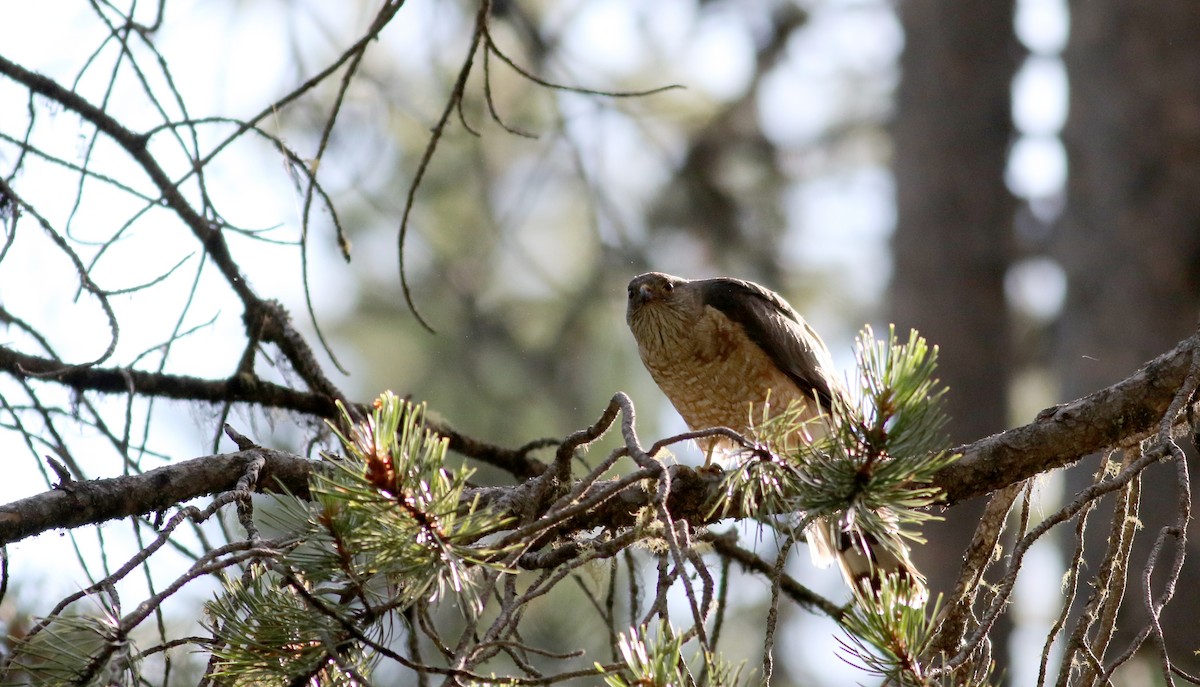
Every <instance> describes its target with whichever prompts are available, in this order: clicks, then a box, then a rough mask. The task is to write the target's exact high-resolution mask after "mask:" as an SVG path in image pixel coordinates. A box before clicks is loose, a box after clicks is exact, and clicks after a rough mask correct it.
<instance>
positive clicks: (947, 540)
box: [891, 0, 1018, 665]
mask: <svg viewBox="0 0 1200 687" xmlns="http://www.w3.org/2000/svg"><path fill="white" fill-rule="evenodd" d="M899 7H900V16H901V21H902V23H903V25H904V31H905V50H904V55H903V57H902V59H901V68H902V77H901V82H900V89H899V94H898V106H897V115H896V120H895V124H894V129H893V133H894V140H895V145H896V153H895V162H894V169H895V177H896V195H897V222H896V233H895V237H894V239H893V251H894V259H895V273H894V277H893V282H892V290H891V298H892V302H891V318H892V321H894V322H895V323H896V325H897V328H898V330H899V331H900V332H901V333H903V332H904V331H906V330H907V329H908V328H910V327H915V328H916V329H918V330H919V331H920V332H921V333H922V334H923V335H924V336H925V337H926V338H927V339H929V341H930V342H932V343H935V344H937V345H939V346H940V347H941V350H940V352H939V361H940V363H939V373H940V377H941V379H942V381H943V382H945V383H946V384H947V385H948V386H949V387H950V391H949V395H948V407H947V409H948V411H949V414H950V416H951V424H950V428H949V429H950V433H951V435H952V437H953V438H954V439H955V440H956V441H970V440H974V439H978V438H980V437H984V436H987V435H989V434H991V433H994V432H997V431H1000V430H1001V429H1003V428H1004V427H1005V426H1006V424H1007V420H1008V404H1007V400H1008V394H1007V387H1008V379H1009V372H1010V358H1011V354H1010V335H1009V322H1008V316H1007V307H1006V305H1005V297H1004V274H1005V270H1007V268H1008V265H1009V262H1010V260H1011V254H1012V245H1013V240H1012V223H1013V214H1014V211H1015V206H1016V201H1015V199H1014V198H1013V197H1012V196H1011V195H1010V194H1009V192H1008V190H1007V188H1006V186H1005V182H1004V171H1005V165H1006V160H1007V157H1008V147H1009V143H1010V141H1011V138H1012V135H1013V133H1012V132H1013V127H1012V119H1011V104H1010V103H1011V85H1012V78H1013V74H1014V72H1015V69H1016V64H1017V54H1018V51H1017V48H1016V39H1015V37H1014V35H1013V31H1012V21H1013V5H1012V3H1011V2H1005V1H1002V2H992V1H988V0H983V1H981V0H909V1H908V2H903V3H901V4H900V5H899ZM982 507H983V503H982V501H980V502H978V503H972V504H966V505H963V506H959V507H956V508H955V510H954V511H953V513H952V514H951V515H952V516H953V517H952V518H951V519H949V520H947V521H945V522H940V523H930V525H928V526H927V527H926V528H925V535H926V537H927V539H928V540H929V544H927V545H925V546H924V547H921V548H920V549H919V550H917V551H916V552H915V555H916V559H917V564H918V566H919V567H920V569H921V570H923V571H925V572H926V573H927V574H928V575H929V577H930V585H931V588H932V590H933V592H934V594H936V593H937V592H939V591H947V590H948V589H950V588H951V586H952V585H953V583H954V578H955V576H956V575H957V572H958V562H959V561H960V560H961V557H962V552H963V551H964V550H966V548H967V544H968V543H969V542H970V540H971V535H972V533H973V531H974V527H975V524H976V523H977V522H978V515H979V514H980V512H981V510H982ZM1005 635H1006V632H1004V631H1003V628H1001V629H1000V632H999V634H998V638H1001V637H1004V636H1005ZM1005 644H1006V642H1005V641H1004V640H1003V639H1000V640H999V641H997V642H996V650H997V652H998V655H997V656H996V658H997V659H998V660H999V662H1000V664H1001V665H1006V664H1007V662H1006V661H1005V659H1004V645H1005Z"/></svg>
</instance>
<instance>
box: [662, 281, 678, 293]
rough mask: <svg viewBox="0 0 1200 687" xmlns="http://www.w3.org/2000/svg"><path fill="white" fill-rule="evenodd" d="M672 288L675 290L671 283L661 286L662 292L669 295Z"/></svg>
mask: <svg viewBox="0 0 1200 687" xmlns="http://www.w3.org/2000/svg"><path fill="white" fill-rule="evenodd" d="M674 288H675V285H674V284H672V283H671V282H667V283H665V284H663V291H666V292H668V293H670V292H671V290H672V289H674Z"/></svg>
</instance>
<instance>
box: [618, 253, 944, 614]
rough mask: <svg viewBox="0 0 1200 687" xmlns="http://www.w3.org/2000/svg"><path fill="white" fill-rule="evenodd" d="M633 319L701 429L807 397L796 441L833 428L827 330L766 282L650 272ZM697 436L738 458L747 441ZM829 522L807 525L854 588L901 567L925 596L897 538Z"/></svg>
mask: <svg viewBox="0 0 1200 687" xmlns="http://www.w3.org/2000/svg"><path fill="white" fill-rule="evenodd" d="M626 321H627V322H628V323H629V328H630V330H631V331H632V332H633V336H634V339H636V340H637V345H638V353H639V355H640V356H641V358H642V362H643V363H645V365H646V369H647V370H649V371H650V375H651V376H652V377H653V378H654V381H655V382H657V383H658V386H659V388H661V389H662V391H663V393H664V394H666V396H667V398H668V399H670V401H671V403H672V404H673V405H674V406H675V408H676V410H678V411H679V414H680V415H682V416H683V419H684V421H685V422H686V423H687V425H688V426H689V427H690V428H692V429H693V430H701V429H708V428H711V427H728V428H730V429H732V430H734V431H736V432H739V433H742V434H747V433H748V432H749V430H750V429H751V428H752V427H753V426H754V424H755V420H756V419H758V420H761V418H763V416H764V413H765V414H766V416H767V417H771V416H773V415H774V414H777V413H780V412H783V411H785V410H787V409H788V407H789V405H791V404H801V406H802V408H803V410H802V412H801V413H800V418H799V420H800V421H801V422H802V424H798V425H797V429H796V430H795V433H794V435H793V437H792V439H794V440H796V441H800V442H805V443H809V442H811V441H812V440H813V436H814V435H819V434H820V433H822V432H823V431H826V428H827V426H828V425H827V424H826V423H828V422H830V421H831V420H830V416H829V415H828V414H827V413H828V410H829V407H830V404H831V402H832V401H833V399H834V398H835V397H836V398H837V399H838V400H839V401H845V399H846V391H845V389H844V387H843V386H842V385H841V383H839V381H838V379H837V377H836V376H835V375H834V371H833V364H832V362H831V360H830V356H829V351H828V350H827V349H826V348H825V344H824V343H822V342H821V339H820V337H818V336H817V334H816V332H814V331H813V329H812V327H810V326H809V325H808V324H807V323H806V322H805V321H804V318H802V317H800V315H799V314H797V313H796V311H795V310H794V309H792V307H791V306H790V305H788V303H787V301H785V300H784V299H783V298H782V297H780V296H779V294H776V293H774V292H773V291H770V290H768V289H765V288H763V287H762V286H759V285H758V284H754V283H752V282H748V281H742V280H740V279H731V278H727V277H721V278H716V279H697V280H688V279H681V278H679V277H674V276H671V275H669V274H662V273H660V272H649V273H647V274H642V275H639V276H637V277H634V279H633V280H632V281H630V282H629V303H628V309H627V312H626ZM845 407H849V405H848V404H847V405H846V406H845ZM804 421H807V422H804ZM698 443H699V444H700V447H701V449H703V450H704V451H705V454H706V455H707V456H709V457H710V458H711V457H712V456H713V455H714V453H716V454H718V455H721V454H724V455H727V456H734V455H736V452H737V449H738V448H739V447H737V446H734V445H733V444H732V442H730V440H728V439H726V438H723V437H709V438H703V439H700V440H699V441H698ZM830 525H831V523H827V522H822V521H817V522H814V523H813V524H812V525H810V526H809V528H808V529H807V530H806V538H807V539H808V543H809V549H810V551H811V552H812V557H813V562H814V563H816V564H817V565H819V566H821V567H827V566H828V565H829V564H830V563H831V562H834V561H836V562H837V563H838V567H839V568H840V569H841V571H842V574H843V575H844V576H845V578H846V580H847V583H848V584H849V585H850V586H851V587H852V588H853V589H854V590H855V591H856V592H860V591H865V590H866V589H870V588H875V589H877V588H878V586H879V584H880V581H881V580H882V579H883V575H887V574H897V575H899V576H901V577H904V578H907V579H908V580H909V581H910V582H911V584H912V585H913V591H914V594H913V597H914V600H919V601H923V600H924V597H925V595H926V592H925V588H924V578H923V577H922V576H921V575H920V573H919V572H917V570H916V568H915V567H914V566H913V565H912V562H911V561H910V560H909V558H908V554H907V549H906V548H905V547H904V545H903V544H902V543H901V542H900V541H899V539H898V535H893V537H891V538H892V539H893V541H892V542H889V543H890V544H891V545H890V546H888V547H884V546H882V545H879V544H878V542H873V541H871V540H870V539H869V538H864V537H863V536H862V535H861V533H851V532H845V531H842V530H841V529H840V528H839V527H836V526H834V527H830Z"/></svg>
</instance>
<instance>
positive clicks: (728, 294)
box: [697, 277, 844, 408]
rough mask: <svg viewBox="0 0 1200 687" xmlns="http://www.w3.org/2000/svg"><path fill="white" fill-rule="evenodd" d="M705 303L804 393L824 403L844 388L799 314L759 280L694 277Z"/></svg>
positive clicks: (815, 336)
mask: <svg viewBox="0 0 1200 687" xmlns="http://www.w3.org/2000/svg"><path fill="white" fill-rule="evenodd" d="M697 285H698V286H699V287H700V288H701V292H702V293H703V294H704V296H703V298H704V302H705V303H706V304H707V305H710V306H712V307H713V308H716V309H717V310H720V311H721V312H722V313H724V315H725V316H726V317H728V318H729V319H731V320H733V321H734V322H737V323H738V324H740V325H741V326H742V328H743V329H744V330H745V331H746V335H747V336H748V337H750V340H751V341H753V342H754V343H755V344H756V345H757V346H758V347H759V348H761V349H762V350H763V352H765V353H766V354H767V356H768V357H769V358H770V359H771V360H772V361H773V362H774V363H775V365H776V366H778V367H779V369H780V370H781V371H783V372H784V374H786V375H787V376H788V378H789V379H791V380H792V381H793V382H795V384H796V386H797V387H799V388H800V390H801V391H802V392H804V394H805V395H806V396H809V397H816V399H817V400H818V401H819V402H820V403H821V405H822V406H823V407H825V408H829V405H830V402H831V397H832V396H833V395H834V394H837V395H838V396H841V395H842V394H843V393H844V392H843V391H842V387H841V385H840V384H838V382H837V379H836V378H835V377H833V376H832V375H833V371H832V370H831V369H828V367H829V364H830V363H829V362H828V361H829V352H828V351H827V350H826V348H825V344H823V343H822V342H821V339H820V337H818V336H817V334H816V332H814V331H813V330H812V328H811V327H809V326H808V323H807V322H805V321H804V318H802V317H800V315H799V314H798V313H797V312H796V311H795V310H794V309H792V306H790V305H788V303H787V301H785V300H783V298H782V297H781V296H779V294H777V293H775V292H773V291H770V290H768V289H765V288H763V287H761V286H759V285H758V284H755V283H753V282H748V281H742V280H740V279H730V278H728V277H721V278H717V279H703V280H699V281H698V282H697Z"/></svg>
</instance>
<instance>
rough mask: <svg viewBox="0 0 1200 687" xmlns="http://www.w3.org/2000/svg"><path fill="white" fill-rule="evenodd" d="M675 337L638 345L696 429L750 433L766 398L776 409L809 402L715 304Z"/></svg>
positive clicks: (665, 390) (661, 384) (662, 385)
mask: <svg viewBox="0 0 1200 687" xmlns="http://www.w3.org/2000/svg"><path fill="white" fill-rule="evenodd" d="M676 338H677V339H678V340H675V341H665V342H662V343H663V345H639V352H640V353H641V356H642V360H643V362H644V363H645V364H646V368H647V369H648V370H649V371H650V375H651V376H652V377H654V381H655V382H657V383H658V385H659V387H660V388H661V389H662V391H663V393H664V394H666V396H667V398H668V399H670V400H671V403H672V404H673V405H674V406H675V408H676V410H678V411H679V414H680V415H682V416H683V419H684V421H685V422H687V424H688V426H689V427H691V428H692V429H705V428H708V427H718V426H723V427H729V428H730V429H733V430H736V431H739V432H746V431H747V430H748V429H749V427H750V426H751V424H752V423H753V424H757V423H758V421H760V420H761V414H762V412H763V408H764V404H766V403H767V402H768V400H769V402H770V407H771V409H773V410H776V411H778V410H782V409H784V408H786V407H787V406H788V404H789V403H791V402H792V401H797V400H799V401H804V400H807V399H805V398H804V396H803V394H802V393H801V392H800V390H799V388H798V387H797V386H796V385H795V383H793V382H792V380H791V379H790V378H789V377H788V376H787V375H786V374H785V373H784V372H783V371H782V370H781V369H780V368H779V366H778V365H776V364H775V363H774V362H773V361H772V360H771V358H770V357H769V356H768V355H767V354H766V352H764V351H763V350H762V349H761V348H760V347H759V346H758V345H757V344H755V343H754V342H753V341H752V340H751V339H750V338H749V337H748V336H747V335H746V333H745V330H744V329H742V327H741V325H739V324H737V323H736V322H733V321H732V320H729V319H728V318H727V317H725V316H724V315H723V314H721V313H720V312H719V311H717V310H715V309H714V308H711V307H709V308H707V309H706V313H705V315H704V316H703V317H701V318H699V320H697V321H696V322H695V324H694V326H693V327H692V328H691V329H690V330H689V331H688V332H686V333H683V334H682V335H680V336H678V337H676ZM639 343H640V342H639ZM656 343H657V342H656Z"/></svg>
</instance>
